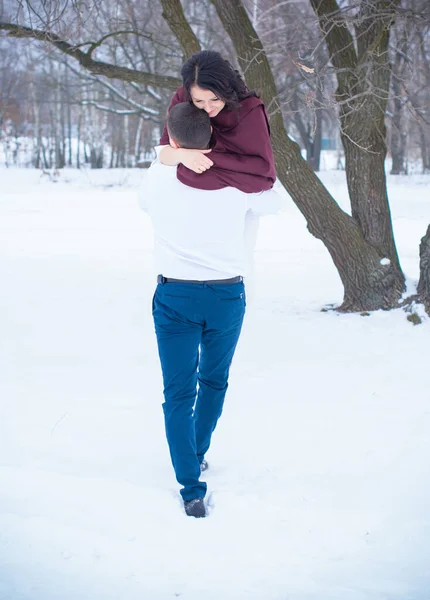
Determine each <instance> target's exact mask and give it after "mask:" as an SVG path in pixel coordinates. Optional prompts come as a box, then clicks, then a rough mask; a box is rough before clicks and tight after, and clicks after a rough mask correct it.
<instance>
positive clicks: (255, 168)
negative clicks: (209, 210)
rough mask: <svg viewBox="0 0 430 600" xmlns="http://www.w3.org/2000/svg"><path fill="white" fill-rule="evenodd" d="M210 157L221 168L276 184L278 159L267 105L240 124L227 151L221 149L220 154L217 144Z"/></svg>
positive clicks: (227, 146)
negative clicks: (272, 140)
mask: <svg viewBox="0 0 430 600" xmlns="http://www.w3.org/2000/svg"><path fill="white" fill-rule="evenodd" d="M210 158H211V160H212V161H213V162H214V164H215V165H216V166H217V167H219V168H221V169H226V170H228V171H234V172H236V173H248V174H250V175H254V176H257V177H262V178H268V179H271V180H272V183H275V181H276V170H275V160H274V157H273V150H272V145H271V143H270V129H269V122H268V118H267V113H266V109H265V107H264V105H263V104H260V105H259V106H257V107H256V108H254V109H253V110H252V111H250V112H249V113H248V115H246V117H245V118H244V119H243V120H242V121H240V122H239V124H238V125H237V127H235V135H234V138H233V139H230V138H229V140H228V144H227V145H225V149H224V148H222V147H220V151H218V148H217V144H215V146H214V148H213V150H212V152H211V154H210Z"/></svg>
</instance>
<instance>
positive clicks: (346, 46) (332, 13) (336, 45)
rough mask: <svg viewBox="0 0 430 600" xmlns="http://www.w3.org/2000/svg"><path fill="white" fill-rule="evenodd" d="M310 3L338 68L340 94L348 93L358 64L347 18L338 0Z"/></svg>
mask: <svg viewBox="0 0 430 600" xmlns="http://www.w3.org/2000/svg"><path fill="white" fill-rule="evenodd" d="M310 3H311V6H312V8H313V10H314V12H315V14H316V16H317V17H318V21H319V26H320V29H321V31H322V33H323V34H324V37H325V41H326V44H327V48H328V51H329V54H330V58H331V61H332V63H333V65H334V67H335V68H336V74H337V79H338V84H339V95H340V96H344V95H348V91H349V90H350V89H351V85H350V78H351V70H353V69H355V68H356V66H357V53H356V51H355V47H354V39H353V37H352V35H351V32H350V31H349V29H348V25H347V22H346V19H345V17H344V16H343V15H342V13H341V11H340V8H339V5H338V3H337V1H336V0H310ZM339 69H341V71H340V72H338V70H339Z"/></svg>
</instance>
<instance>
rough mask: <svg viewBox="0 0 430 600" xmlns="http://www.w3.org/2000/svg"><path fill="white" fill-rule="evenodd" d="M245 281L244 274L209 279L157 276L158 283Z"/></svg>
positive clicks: (218, 283)
mask: <svg viewBox="0 0 430 600" xmlns="http://www.w3.org/2000/svg"><path fill="white" fill-rule="evenodd" d="M242 281H243V277H242V275H238V276H237V277H231V278H230V279H208V280H207V281H197V280H195V279H172V278H171V277H163V275H159V276H158V277H157V283H162V284H164V283H200V284H201V283H208V284H209V285H232V284H233V283H241V282H242Z"/></svg>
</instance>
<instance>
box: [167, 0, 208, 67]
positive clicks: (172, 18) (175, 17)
mask: <svg viewBox="0 0 430 600" xmlns="http://www.w3.org/2000/svg"><path fill="white" fill-rule="evenodd" d="M160 1H161V5H162V7H163V19H164V20H165V21H166V23H167V24H168V26H169V27H170V29H171V30H172V32H173V34H174V36H175V37H176V39H177V40H178V42H179V45H180V46H181V49H182V52H183V53H184V59H187V58H189V57H190V56H191V55H192V54H195V53H196V52H200V49H201V48H200V42H199V40H198V39H197V37H196V35H195V33H194V31H193V30H192V29H191V26H190V24H189V23H188V21H187V20H186V18H185V15H184V10H183V8H182V4H181V2H180V0H160Z"/></svg>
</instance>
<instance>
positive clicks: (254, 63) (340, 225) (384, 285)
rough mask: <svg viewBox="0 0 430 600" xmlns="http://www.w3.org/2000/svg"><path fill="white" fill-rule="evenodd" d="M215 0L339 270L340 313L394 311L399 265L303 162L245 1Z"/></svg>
mask: <svg viewBox="0 0 430 600" xmlns="http://www.w3.org/2000/svg"><path fill="white" fill-rule="evenodd" d="M211 1H212V3H213V5H214V6H215V8H216V10H217V13H218V16H219V17H220V19H221V22H222V24H223V26H224V29H225V30H226V32H227V33H228V35H229V36H230V38H231V39H232V41H233V44H234V46H235V49H236V52H237V56H238V58H239V63H240V66H241V69H242V71H243V72H244V74H245V78H246V82H247V84H248V86H249V87H250V88H256V89H259V90H261V97H262V100H263V101H264V102H265V104H266V106H267V107H268V111H269V114H270V126H271V131H272V145H273V149H274V153H275V161H276V169H277V173H278V177H279V179H280V180H281V182H282V184H283V185H284V186H285V188H286V190H287V191H288V193H289V194H290V195H291V197H292V199H293V200H294V202H295V203H296V205H297V206H298V208H299V210H300V211H301V212H302V214H303V215H304V217H305V218H306V220H307V224H308V229H309V231H310V232H311V233H312V234H313V235H314V236H315V237H317V238H318V239H320V240H321V241H322V242H323V243H324V245H325V246H326V248H327V249H328V251H329V252H330V255H331V257H332V259H333V261H334V263H335V265H336V268H337V269H338V272H339V275H340V278H341V280H342V283H343V285H344V299H343V303H342V305H341V307H340V309H341V310H345V311H367V310H376V309H379V308H383V309H389V308H392V307H393V306H395V305H396V304H397V301H398V300H399V298H400V297H401V294H402V293H403V290H404V279H403V275H402V273H401V271H400V270H399V267H398V262H397V261H394V262H393V261H392V260H382V263H381V259H383V258H385V257H386V256H387V254H386V253H385V252H383V251H381V250H380V249H379V248H378V247H376V246H375V245H373V244H372V243H370V242H369V241H368V240H366V239H365V237H364V235H363V233H362V231H361V229H360V226H359V223H358V222H357V220H356V219H355V218H352V217H350V216H349V215H347V214H346V213H345V212H344V211H342V210H341V209H340V207H339V206H338V205H337V203H336V202H335V201H334V199H333V198H332V196H331V195H330V194H329V192H328V191H327V189H326V188H325V187H324V186H323V184H322V183H321V181H320V180H319V179H318V177H317V176H316V175H315V173H314V172H313V171H312V169H311V167H310V166H309V165H308V164H307V163H306V161H305V160H304V159H303V158H302V156H301V154H300V149H299V147H298V145H297V144H296V143H295V142H293V141H292V140H291V139H290V138H289V137H288V135H287V133H286V131H285V127H284V123H283V118H282V114H281V111H280V106H279V103H278V99H277V90H276V85H275V81H274V77H273V73H272V71H271V68H270V65H269V62H268V59H267V56H266V54H265V52H264V49H263V46H262V44H261V42H260V40H259V38H258V35H257V33H256V32H255V30H254V28H253V27H252V24H251V21H250V19H249V17H248V15H247V13H246V11H245V9H244V7H243V5H242V3H241V2H239V1H235V2H231V1H230V0H211ZM341 48H342V45H341ZM343 51H344V52H347V53H348V52H349V51H350V50H349V49H348V48H344V50H343ZM384 181H385V179H384ZM388 217H389V211H388Z"/></svg>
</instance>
